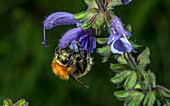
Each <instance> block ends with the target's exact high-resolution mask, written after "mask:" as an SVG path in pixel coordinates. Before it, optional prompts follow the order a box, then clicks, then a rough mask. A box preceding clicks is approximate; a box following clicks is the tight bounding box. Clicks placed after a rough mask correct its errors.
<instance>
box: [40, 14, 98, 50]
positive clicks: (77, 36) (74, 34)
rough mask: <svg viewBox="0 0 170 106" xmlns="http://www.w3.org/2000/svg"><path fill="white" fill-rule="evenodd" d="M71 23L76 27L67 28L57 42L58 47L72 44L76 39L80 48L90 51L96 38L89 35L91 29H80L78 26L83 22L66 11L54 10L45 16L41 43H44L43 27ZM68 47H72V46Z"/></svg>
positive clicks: (49, 27)
mask: <svg viewBox="0 0 170 106" xmlns="http://www.w3.org/2000/svg"><path fill="white" fill-rule="evenodd" d="M73 24H75V25H77V27H76V28H73V29H71V30H69V31H68V32H66V33H65V34H64V35H63V37H62V38H61V40H60V43H59V46H60V48H65V47H67V46H68V45H70V44H73V43H74V42H73V41H74V40H77V41H78V42H79V43H80V46H81V49H82V50H86V51H87V52H88V53H92V52H93V49H94V48H95V47H96V39H95V38H94V37H91V34H92V30H91V29H89V30H84V29H82V28H81V27H80V26H81V25H82V24H83V22H80V21H77V20H76V19H75V18H74V15H73V14H70V13H66V12H56V13H53V14H51V15H50V16H48V17H47V18H46V20H45V21H44V42H42V44H44V45H45V29H47V30H49V29H51V28H53V27H55V26H58V25H73ZM45 46H46V45H45ZM69 47H70V48H71V49H74V48H72V46H69Z"/></svg>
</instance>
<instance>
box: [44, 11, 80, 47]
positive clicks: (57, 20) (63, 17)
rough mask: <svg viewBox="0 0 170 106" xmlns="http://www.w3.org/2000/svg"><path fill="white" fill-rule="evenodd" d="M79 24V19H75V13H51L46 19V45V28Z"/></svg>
mask: <svg viewBox="0 0 170 106" xmlns="http://www.w3.org/2000/svg"><path fill="white" fill-rule="evenodd" d="M72 24H78V21H77V20H76V19H74V15H73V14H70V13H67V12H56V13H53V14H51V15H49V16H48V17H47V18H46V19H45V21H44V42H42V44H44V46H46V45H45V29H47V30H49V29H51V28H53V27H55V26H58V25H72Z"/></svg>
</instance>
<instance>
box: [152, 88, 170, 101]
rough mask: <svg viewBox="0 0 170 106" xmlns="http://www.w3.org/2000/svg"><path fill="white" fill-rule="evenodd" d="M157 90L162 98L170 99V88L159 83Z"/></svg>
mask: <svg viewBox="0 0 170 106" xmlns="http://www.w3.org/2000/svg"><path fill="white" fill-rule="evenodd" d="M155 91H156V93H157V95H159V96H160V97H161V98H166V99H170V90H169V89H167V88H165V87H163V86H159V85H157V86H156V87H155Z"/></svg>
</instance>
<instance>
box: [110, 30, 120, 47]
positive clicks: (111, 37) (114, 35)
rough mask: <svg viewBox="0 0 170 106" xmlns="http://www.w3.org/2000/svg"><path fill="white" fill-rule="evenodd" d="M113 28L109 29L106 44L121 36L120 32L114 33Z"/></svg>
mask: <svg viewBox="0 0 170 106" xmlns="http://www.w3.org/2000/svg"><path fill="white" fill-rule="evenodd" d="M113 30H114V29H111V30H110V36H109V39H108V41H107V44H108V45H109V44H110V43H112V42H113V41H114V40H117V39H119V38H120V37H121V35H120V34H114V31H113Z"/></svg>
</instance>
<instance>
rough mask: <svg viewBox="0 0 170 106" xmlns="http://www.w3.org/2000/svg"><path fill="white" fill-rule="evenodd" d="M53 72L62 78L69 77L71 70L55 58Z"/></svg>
mask: <svg viewBox="0 0 170 106" xmlns="http://www.w3.org/2000/svg"><path fill="white" fill-rule="evenodd" d="M52 69H53V72H54V73H55V74H56V75H57V76H59V77H60V78H61V79H65V80H67V79H69V76H68V72H69V71H70V68H69V67H65V66H61V65H60V64H58V63H57V62H56V61H55V60H53V62H52Z"/></svg>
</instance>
